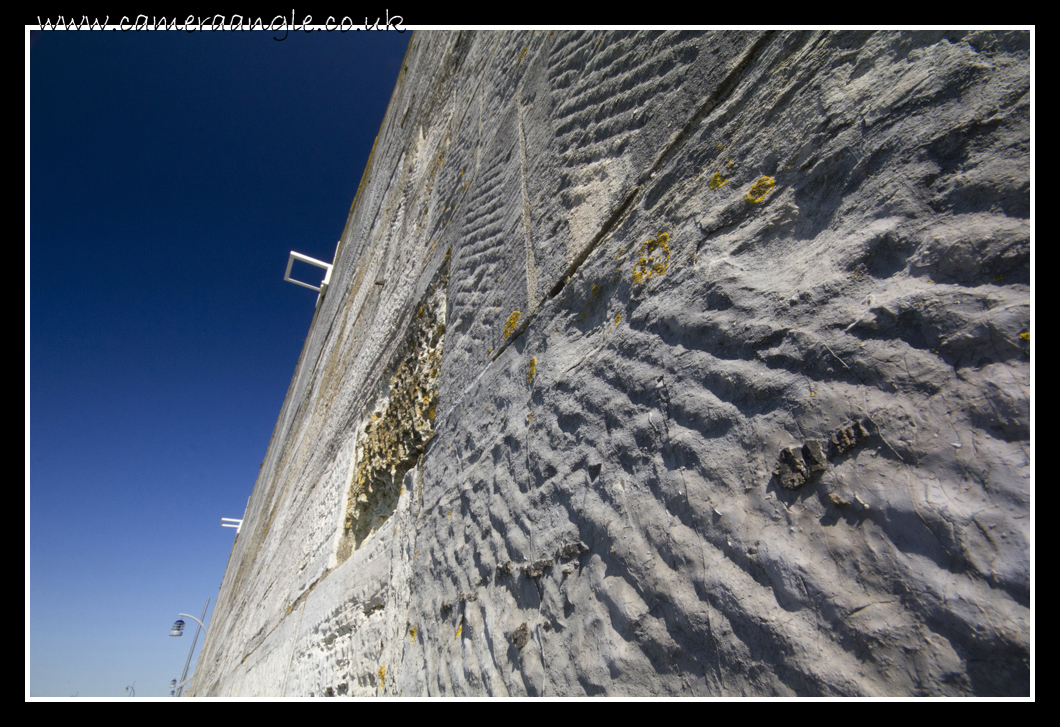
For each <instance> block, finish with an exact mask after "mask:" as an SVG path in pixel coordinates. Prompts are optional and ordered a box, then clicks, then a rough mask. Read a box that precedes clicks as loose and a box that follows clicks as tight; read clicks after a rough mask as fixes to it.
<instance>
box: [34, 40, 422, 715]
mask: <svg viewBox="0 0 1060 727" xmlns="http://www.w3.org/2000/svg"><path fill="white" fill-rule="evenodd" d="M410 37H411V32H406V33H404V34H398V33H394V32H388V33H383V32H365V31H363V30H362V31H359V32H347V33H344V34H343V33H338V32H335V33H324V32H318V33H313V34H310V35H305V34H291V35H290V37H288V38H287V40H285V41H283V42H276V41H274V40H273V37H272V34H270V33H264V32H253V33H249V32H244V33H231V32H217V33H194V34H187V33H181V32H129V33H121V32H109V31H108V32H98V31H96V32H45V33H38V34H34V37H33V38H32V40H31V48H30V52H29V69H28V83H29V89H30V100H29V128H28V135H29V136H28V144H29V150H30V160H29V170H28V172H29V176H28V180H29V184H28V194H29V217H28V220H27V233H26V239H27V243H26V245H27V247H26V251H27V258H28V261H29V275H28V286H29V295H28V300H29V309H28V316H27V318H28V333H29V339H28V347H29V362H30V363H29V370H28V372H27V383H26V387H27V392H28V395H29V417H28V427H27V432H26V434H27V437H28V439H29V462H28V469H27V473H26V481H27V497H26V501H27V507H28V516H27V525H28V527H29V533H28V536H27V544H28V556H29V557H28V564H29V571H28V588H27V592H28V594H29V598H30V601H29V603H28V604H27V636H28V640H27V647H28V649H29V652H28V653H29V660H28V661H29V664H28V669H27V674H28V691H29V694H30V695H31V696H35V697H46V696H57V697H68V696H72V695H74V694H77V695H78V696H82V697H84V696H104V697H105V696H113V697H117V696H122V695H123V694H124V690H125V687H126V686H127V685H131V684H133V682H134V681H135V688H136V695H137V696H138V697H139V696H167V695H168V694H169V688H168V683H169V680H170V679H173V678H174V677H179V676H180V671H181V670H182V668H183V666H184V660H185V659H186V657H187V652H188V648H189V646H190V641H191V637H192V635H193V633H194V628H193V626H194V624H193V623H192V622H191V621H190V620H188V622H189V628H188V633H187V634H186V635H185V636H184V637H182V638H180V639H175V638H169V636H168V632H169V627H170V626H171V624H172V622H173V621H174V620H175V619H176V618H177V613H178V611H184V612H186V613H194V614H195V615H199V614H200V613H201V612H202V608H203V605H204V603H205V601H206V599H207V598H210V599H211V601H210V609H211V611H212V609H213V599H215V598H216V596H217V591H218V588H219V586H220V582H221V578H222V577H223V575H224V570H225V566H226V564H227V561H228V556H229V553H230V551H231V546H232V541H233V538H234V535H235V531H234V530H232V529H228V528H221V527H220V520H221V518H222V517H235V518H238V517H242V515H243V511H244V508H245V506H246V503H247V498H248V497H249V496H250V493H251V490H252V489H253V486H254V482H255V479H256V477H257V474H258V467H259V465H260V463H261V461H262V460H263V459H264V457H265V451H266V448H267V447H268V444H269V438H270V436H271V435H272V430H273V427H274V426H275V424H276V419H277V417H278V415H279V412H280V407H281V405H282V404H283V399H284V396H285V395H286V392H287V386H288V384H289V383H290V381H291V377H292V375H293V374H294V368H295V365H296V363H297V361H298V356H299V353H300V352H301V348H302V343H303V342H304V340H305V337H306V334H307V332H308V330H309V323H310V321H311V320H312V317H313V304H314V301H315V300H316V294H315V293H314V292H312V291H309V290H305V289H304V288H299V287H297V286H294V285H291V284H290V283H285V282H283V273H284V268H285V266H286V263H287V255H288V252H289V251H290V250H297V251H299V252H302V253H305V254H307V255H310V256H312V257H316V258H319V259H323V260H327V261H330V260H331V258H332V255H333V254H334V251H335V243H336V242H337V240H338V238H339V236H340V234H341V233H342V229H343V226H344V225H345V223H346V216H347V213H348V211H349V208H350V204H351V202H352V201H353V196H354V194H355V193H356V190H357V185H358V184H359V182H360V179H361V174H362V172H363V170H364V166H365V162H366V161H367V158H368V154H369V152H370V151H371V148H372V142H373V140H374V138H375V135H376V133H377V132H378V131H379V127H380V124H381V123H382V120H383V115H384V113H385V110H386V106H387V103H388V101H389V99H390V94H391V92H392V91H393V88H394V83H395V81H396V79H397V74H398V70H399V68H400V65H401V60H402V58H403V56H404V53H405V48H406V46H407V44H408V41H409V38H410ZM300 272H301V273H302V276H303V278H308V277H310V276H312V275H317V276H318V278H319V276H320V274H321V273H320V272H319V271H317V270H316V269H315V268H308V267H307V268H303V269H302V270H301V271H300ZM208 615H209V614H208ZM186 620H187V619H186ZM201 643H202V638H201V637H200V640H199V644H200V645H201ZM197 652H198V649H196V657H197ZM192 668H194V662H193V664H192Z"/></svg>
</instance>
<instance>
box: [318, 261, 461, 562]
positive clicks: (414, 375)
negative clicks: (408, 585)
mask: <svg viewBox="0 0 1060 727" xmlns="http://www.w3.org/2000/svg"><path fill="white" fill-rule="evenodd" d="M448 280H449V275H448V255H447V256H446V264H444V265H443V266H442V268H441V269H440V270H439V271H438V274H437V275H436V276H435V279H434V281H433V282H432V283H431V285H430V287H428V289H427V292H426V293H424V296H423V298H422V300H421V301H420V303H419V305H418V306H417V307H416V313H415V315H414V317H413V318H412V320H411V322H410V323H409V326H408V328H407V330H406V333H405V338H404V341H403V342H402V345H401V346H400V347H399V348H398V351H397V353H396V354H395V356H394V359H393V361H392V363H391V365H390V366H389V367H388V368H387V371H388V372H391V371H392V372H393V373H392V374H391V375H390V381H389V383H388V385H387V386H386V389H385V391H382V392H381V393H380V396H379V398H378V399H377V402H376V404H375V407H374V411H371V410H370V411H371V413H370V414H368V415H367V416H366V417H365V419H366V422H365V423H364V425H363V429H362V431H361V432H360V434H359V437H358V442H357V445H356V446H357V454H356V457H355V459H354V462H355V464H354V467H353V471H352V472H351V475H350V485H349V491H348V493H347V498H346V515H345V517H344V519H343V526H342V535H341V537H340V539H339V546H338V552H337V556H338V561H339V563H342V562H344V561H345V560H346V559H347V558H349V556H350V554H352V553H353V551H355V550H357V549H358V548H360V547H361V545H363V544H364V541H365V540H367V539H368V538H369V536H371V535H372V534H373V533H375V532H376V531H377V530H379V529H380V528H381V527H382V525H383V523H385V522H386V521H387V520H388V519H389V518H390V516H391V515H392V514H394V511H395V510H396V509H397V504H398V500H399V499H400V497H401V483H402V481H403V480H404V478H405V474H406V473H407V472H408V471H409V470H410V469H412V467H413V466H414V465H415V464H416V460H417V459H418V458H419V456H420V455H421V454H423V452H424V449H425V448H426V446H427V443H428V442H429V441H430V440H431V438H432V437H433V436H434V420H435V416H436V413H437V412H436V407H437V406H438V376H439V372H440V368H441V363H442V348H443V343H444V340H445V330H446V325H445V324H446V288H447V283H448Z"/></svg>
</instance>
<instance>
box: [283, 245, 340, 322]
mask: <svg viewBox="0 0 1060 727" xmlns="http://www.w3.org/2000/svg"><path fill="white" fill-rule="evenodd" d="M340 242H341V240H340ZM335 252H336V254H337V253H338V248H337V247H336V249H335ZM295 260H301V261H302V262H304V263H309V264H310V265H316V266H317V267H318V268H324V270H325V273H324V280H323V281H321V283H320V286H319V287H317V286H315V285H310V284H309V283H303V282H302V281H301V280H295V279H294V278H292V277H291V266H292V265H294V261H295ZM331 269H332V266H331V265H330V264H329V263H326V262H324V261H323V260H317V259H316V258H311V257H309V256H308V255H303V254H302V253H300V252H295V251H294V250H291V255H290V256H289V257H288V258H287V271H286V272H285V273H284V274H283V279H284V280H286V281H287V282H288V283H294V284H295V285H301V286H302V287H303V288H309V289H310V290H315V291H317V293H318V295H317V302H316V304H317V306H319V305H320V301H321V299H323V297H324V293H326V292H327V290H328V285H329V284H330V283H331Z"/></svg>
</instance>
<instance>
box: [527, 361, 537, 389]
mask: <svg viewBox="0 0 1060 727" xmlns="http://www.w3.org/2000/svg"><path fill="white" fill-rule="evenodd" d="M536 374H537V356H534V357H533V358H532V359H530V363H528V364H527V365H526V383H528V384H532V383H534V376H535V375H536Z"/></svg>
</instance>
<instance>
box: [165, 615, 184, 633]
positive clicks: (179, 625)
mask: <svg viewBox="0 0 1060 727" xmlns="http://www.w3.org/2000/svg"><path fill="white" fill-rule="evenodd" d="M183 634H184V619H182V618H178V619H177V620H176V621H174V622H173V630H172V631H170V632H169V635H170V636H182V635H183Z"/></svg>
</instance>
